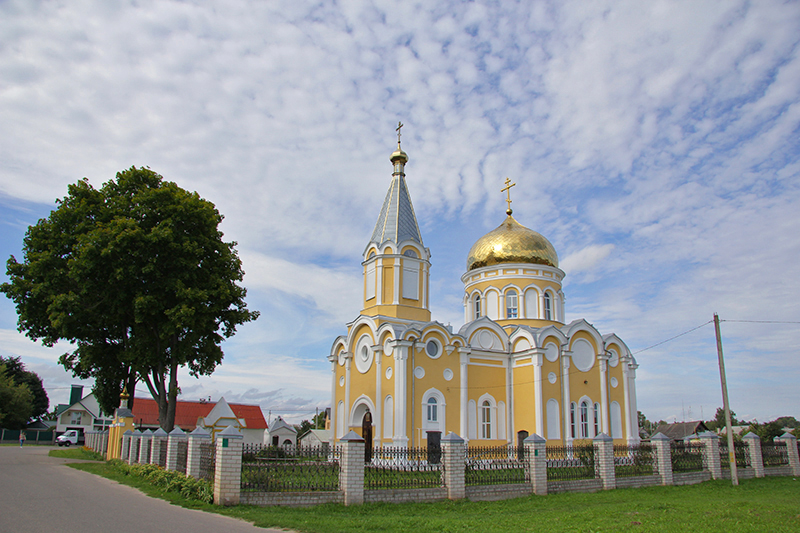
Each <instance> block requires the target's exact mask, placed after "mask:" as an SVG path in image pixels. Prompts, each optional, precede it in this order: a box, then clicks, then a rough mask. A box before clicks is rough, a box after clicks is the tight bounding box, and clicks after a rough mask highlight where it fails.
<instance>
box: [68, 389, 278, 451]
mask: <svg viewBox="0 0 800 533" xmlns="http://www.w3.org/2000/svg"><path fill="white" fill-rule="evenodd" d="M56 413H57V421H58V423H57V424H56V433H57V434H61V433H63V432H65V431H67V430H68V429H77V430H78V431H79V432H80V433H81V434H83V433H85V432H86V431H89V430H100V431H103V430H105V429H107V428H108V427H109V426H111V422H112V418H111V417H109V416H107V415H105V414H104V413H102V412H101V410H100V406H99V404H98V402H97V399H96V398H95V396H94V393H89V394H88V395H86V396H83V386H81V385H73V386H72V392H71V394H70V403H69V404H62V405H59V406H58V407H57V408H56ZM132 413H133V420H134V425H135V426H136V427H137V428H139V429H143V430H144V429H152V430H155V429H158V427H159V423H158V404H157V403H156V401H155V400H153V399H152V398H136V399H135V400H134V401H133V409H132ZM228 426H233V427H234V428H236V429H237V430H239V432H240V433H241V434H242V436H243V437H244V443H245V444H262V443H263V442H264V437H265V434H266V431H267V421H266V420H265V419H264V413H263V412H262V411H261V407H259V406H258V405H247V404H229V403H228V402H227V401H225V398H220V399H219V401H218V402H217V403H212V402H209V401H205V400H201V401H196V402H192V401H183V400H178V401H177V402H176V405H175V427H179V428H181V429H182V430H183V431H186V432H187V433H189V432H192V431H194V429H195V428H197V427H202V428H205V429H206V430H208V431H209V432H210V433H211V435H212V436H215V435H216V434H217V433H218V432H220V431H222V430H223V429H225V428H226V427H228Z"/></svg>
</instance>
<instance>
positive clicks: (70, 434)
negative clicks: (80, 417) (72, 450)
mask: <svg viewBox="0 0 800 533" xmlns="http://www.w3.org/2000/svg"><path fill="white" fill-rule="evenodd" d="M80 436H81V435H80V433H79V432H78V430H77V429H69V430H67V431H65V432H64V433H62V434H61V435H59V436H58V438H57V439H56V444H58V445H59V446H66V447H68V448H69V446H70V445H71V444H78V439H80Z"/></svg>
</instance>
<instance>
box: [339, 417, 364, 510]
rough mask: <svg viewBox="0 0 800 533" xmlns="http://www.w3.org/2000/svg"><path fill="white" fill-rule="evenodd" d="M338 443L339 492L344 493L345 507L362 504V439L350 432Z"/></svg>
mask: <svg viewBox="0 0 800 533" xmlns="http://www.w3.org/2000/svg"><path fill="white" fill-rule="evenodd" d="M339 442H341V443H342V455H341V458H340V464H339V466H340V469H339V490H341V491H342V492H344V504H345V505H360V504H362V503H364V439H362V438H361V437H359V436H358V435H357V434H356V433H355V432H354V431H352V430H351V431H349V432H348V433H347V435H345V436H344V437H342V438H341V439H339Z"/></svg>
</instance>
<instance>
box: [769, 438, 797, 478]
mask: <svg viewBox="0 0 800 533" xmlns="http://www.w3.org/2000/svg"><path fill="white" fill-rule="evenodd" d="M775 440H777V441H780V442H785V443H786V453H787V455H788V456H789V466H790V467H791V468H792V475H793V476H800V453H799V452H798V450H797V437H795V436H794V435H792V434H791V433H784V434H783V435H781V436H780V437H775Z"/></svg>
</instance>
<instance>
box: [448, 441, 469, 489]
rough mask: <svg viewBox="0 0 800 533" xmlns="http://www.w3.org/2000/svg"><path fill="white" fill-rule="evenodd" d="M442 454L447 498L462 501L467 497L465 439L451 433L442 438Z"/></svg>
mask: <svg viewBox="0 0 800 533" xmlns="http://www.w3.org/2000/svg"><path fill="white" fill-rule="evenodd" d="M442 453H443V454H444V463H443V464H442V467H444V486H445V488H446V489H447V498H448V499H449V500H461V499H463V498H465V497H466V495H467V492H466V484H465V480H464V475H465V472H464V469H465V468H466V465H465V460H466V457H467V444H466V443H465V442H464V439H462V438H461V437H459V436H458V435H456V434H455V433H453V432H452V431H451V432H450V433H448V434H447V435H445V436H444V438H442Z"/></svg>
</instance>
